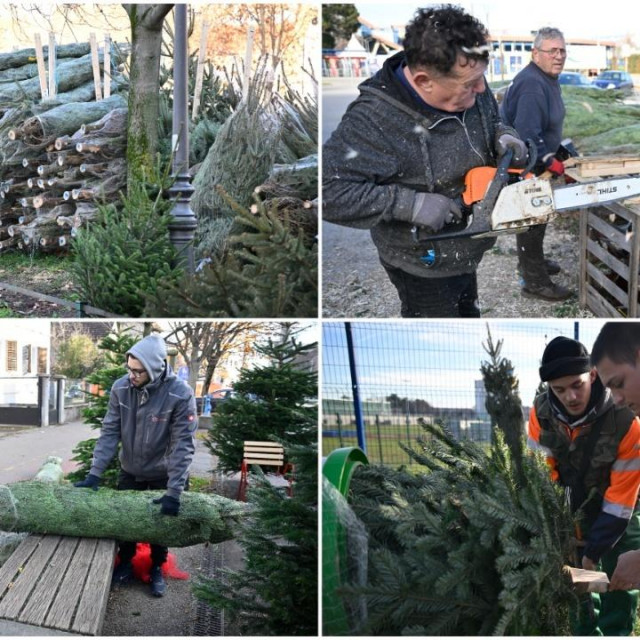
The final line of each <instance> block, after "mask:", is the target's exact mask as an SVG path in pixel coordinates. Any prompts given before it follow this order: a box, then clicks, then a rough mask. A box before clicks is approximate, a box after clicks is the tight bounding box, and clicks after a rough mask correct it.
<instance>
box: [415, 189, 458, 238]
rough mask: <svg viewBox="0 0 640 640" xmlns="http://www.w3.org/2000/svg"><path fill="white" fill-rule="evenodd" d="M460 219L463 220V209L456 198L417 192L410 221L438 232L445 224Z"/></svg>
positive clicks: (428, 230)
mask: <svg viewBox="0 0 640 640" xmlns="http://www.w3.org/2000/svg"><path fill="white" fill-rule="evenodd" d="M458 220H462V210H461V209H460V206H459V205H458V203H457V202H456V201H455V200H452V199H451V198H447V197H446V196H443V195H440V194H439V193H416V197H415V199H414V201H413V209H412V210H411V220H409V221H408V222H411V223H412V224H414V225H416V226H418V227H424V228H425V229H426V230H427V232H428V233H438V231H440V230H441V229H442V227H444V225H445V224H450V223H451V222H454V221H458Z"/></svg>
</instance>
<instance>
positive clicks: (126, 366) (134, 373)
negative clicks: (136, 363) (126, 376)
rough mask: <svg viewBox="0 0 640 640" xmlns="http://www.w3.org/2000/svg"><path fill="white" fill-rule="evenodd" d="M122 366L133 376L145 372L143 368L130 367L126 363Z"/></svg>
mask: <svg viewBox="0 0 640 640" xmlns="http://www.w3.org/2000/svg"><path fill="white" fill-rule="evenodd" d="M124 366H125V368H126V369H127V371H128V372H129V373H130V374H131V375H132V376H133V377H134V378H139V377H140V376H141V375H144V374H145V373H147V372H146V370H145V369H132V368H131V367H130V366H129V365H128V364H125V365H124Z"/></svg>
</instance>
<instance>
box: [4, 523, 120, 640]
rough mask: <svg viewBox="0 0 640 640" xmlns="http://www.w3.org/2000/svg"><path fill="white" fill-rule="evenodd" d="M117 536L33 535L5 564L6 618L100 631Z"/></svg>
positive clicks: (90, 632) (84, 632) (78, 630)
mask: <svg viewBox="0 0 640 640" xmlns="http://www.w3.org/2000/svg"><path fill="white" fill-rule="evenodd" d="M115 554H116V543H115V541H114V540H102V539H95V538H72V537H67V536H53V535H30V536H29V537H27V538H25V540H23V541H22V543H21V544H20V546H19V547H18V548H17V549H16V550H15V551H14V552H13V554H12V555H11V556H10V558H9V559H8V560H7V561H6V562H5V563H4V565H2V567H0V620H11V621H14V622H16V623H22V624H26V625H34V626H36V627H46V628H49V629H58V630H61V631H66V632H70V633H74V634H81V635H99V634H100V631H101V629H102V623H103V621H104V615H105V611H106V606H107V599H108V596H109V589H110V585H111V574H112V572H113V562H114V558H115Z"/></svg>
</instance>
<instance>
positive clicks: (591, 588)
mask: <svg viewBox="0 0 640 640" xmlns="http://www.w3.org/2000/svg"><path fill="white" fill-rule="evenodd" d="M564 570H565V571H567V572H568V573H569V575H570V577H571V582H572V583H573V588H574V589H575V590H576V592H577V593H605V592H606V591H608V590H609V577H608V576H607V574H606V573H604V571H587V569H576V568H575V567H568V566H565V567H564Z"/></svg>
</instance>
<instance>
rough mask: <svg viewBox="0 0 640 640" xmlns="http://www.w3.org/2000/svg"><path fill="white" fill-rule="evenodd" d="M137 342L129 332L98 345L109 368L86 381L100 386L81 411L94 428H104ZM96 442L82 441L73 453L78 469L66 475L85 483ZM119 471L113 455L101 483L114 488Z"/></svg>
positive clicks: (107, 338) (113, 335)
mask: <svg viewBox="0 0 640 640" xmlns="http://www.w3.org/2000/svg"><path fill="white" fill-rule="evenodd" d="M135 343H136V338H134V337H133V336H131V335H129V334H127V333H117V334H111V335H108V336H105V337H104V338H103V339H102V340H101V341H100V344H99V345H98V346H99V348H100V350H101V351H103V352H104V357H105V360H106V366H105V367H104V368H102V369H98V370H97V371H95V372H94V373H92V374H91V375H90V376H87V382H89V383H90V384H92V385H97V391H96V392H93V393H90V394H88V396H89V406H88V407H86V408H85V409H83V410H82V415H83V417H84V420H85V422H86V423H87V424H89V425H91V426H92V427H93V428H94V429H100V427H101V426H102V421H103V419H104V417H105V415H106V414H107V408H108V406H109V392H110V391H111V387H112V385H113V383H114V382H115V381H116V380H117V379H118V378H120V377H122V376H123V375H124V374H125V373H126V369H125V368H124V363H125V361H126V354H127V352H128V351H129V349H131V347H133V345H134V344H135ZM97 441H98V439H97V438H90V439H89V440H83V441H82V442H79V443H78V445H77V446H76V448H75V449H74V450H73V453H74V454H75V455H74V457H73V458H72V460H74V461H75V462H78V463H79V466H78V468H77V469H76V470H75V471H72V472H71V473H70V474H69V475H68V476H67V478H68V479H69V480H71V481H72V482H76V481H78V480H84V479H85V478H86V477H87V475H88V474H89V471H90V470H91V462H92V459H93V450H94V449H95V446H96V442H97ZM119 471H120V461H119V460H118V456H114V458H113V460H112V461H111V463H110V464H109V466H108V467H107V469H106V470H105V472H104V473H103V474H102V484H103V485H105V486H108V487H111V488H113V489H115V487H116V483H117V479H118V473H119Z"/></svg>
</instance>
